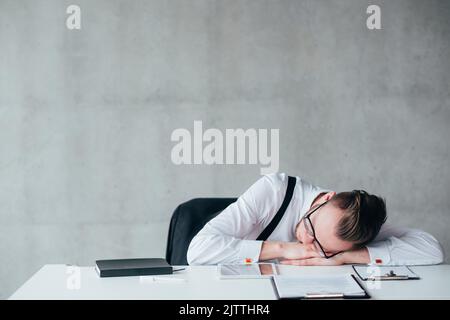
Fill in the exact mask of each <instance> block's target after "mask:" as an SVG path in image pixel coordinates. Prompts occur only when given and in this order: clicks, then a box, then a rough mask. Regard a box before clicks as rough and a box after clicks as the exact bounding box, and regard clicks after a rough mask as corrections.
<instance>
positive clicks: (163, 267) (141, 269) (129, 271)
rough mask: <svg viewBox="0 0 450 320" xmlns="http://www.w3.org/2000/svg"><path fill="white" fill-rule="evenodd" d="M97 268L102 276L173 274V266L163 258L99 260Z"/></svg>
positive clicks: (96, 262)
mask: <svg viewBox="0 0 450 320" xmlns="http://www.w3.org/2000/svg"><path fill="white" fill-rule="evenodd" d="M95 264H96V266H95V270H96V271H97V273H98V274H99V276H100V277H126V276H148V275H155V274H171V273H173V269H172V266H171V265H170V264H168V263H167V261H166V260H165V259H162V258H147V259H116V260H97V261H95Z"/></svg>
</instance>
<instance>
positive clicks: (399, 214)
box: [0, 0, 450, 298]
mask: <svg viewBox="0 0 450 320" xmlns="http://www.w3.org/2000/svg"><path fill="white" fill-rule="evenodd" d="M72 3H76V4H78V5H80V6H81V10H82V15H81V18H82V29H81V30H79V31H69V30H68V29H67V28H66V27H65V20H66V17H67V14H66V13H65V11H66V8H67V6H68V5H69V4H72ZM369 4H378V5H380V6H381V10H382V30H377V31H370V30H368V29H367V28H366V22H365V21H366V18H367V14H366V8H367V6H368V5H369ZM449 16H450V2H449V1H433V0H429V1H422V0H410V1H406V0H405V1H400V0H396V1H381V0H377V1H361V0H349V1H343V0H339V1H337V0H336V1H319V0H309V1H301V0H297V1H295V0H291V1H287V0H280V1H272V0H252V1H250V0H241V1H237V0H226V1H225V0H221V1H218V0H216V1H214V0H194V1H183V0H170V1H166V0H158V1H157V0H154V1H124V0H123V1H117V0H115V1H110V0H108V1H107V0H96V1H92V0H77V1H76V2H75V1H60V0H45V1H44V0H41V1H34V0H33V1H32V0H20V1H16V0H0V265H1V267H0V297H2V298H7V297H8V296H9V295H10V294H11V293H12V292H13V291H14V290H16V289H17V288H18V287H19V286H20V285H21V284H22V283H23V282H24V281H25V280H26V279H27V278H28V277H30V276H31V275H32V274H33V273H34V272H36V271H37V270H38V269H39V268H40V267H41V266H42V265H44V264H46V263H68V264H79V265H93V263H94V260H96V259H99V258H113V257H149V256H163V255H164V250H165V242H166V235H167V229H168V222H169V218H170V215H171V213H172V211H173V209H174V208H175V207H176V206H177V204H179V203H180V202H183V201H185V200H188V199H190V198H193V197H198V196H236V195H239V194H240V193H242V192H243V191H244V190H245V189H246V188H247V187H248V186H249V185H250V184H251V183H252V182H254V181H255V180H256V179H258V178H259V177H260V171H259V168H260V167H259V166H258V165H213V166H207V165H202V166H195V165H191V166H189V165H184V166H176V165H174V164H172V162H171V161H170V151H171V148H172V147H173V145H174V143H172V142H171V141H170V135H171V133H172V131H173V130H174V129H176V128H187V129H189V130H192V128H193V121H194V120H202V121H203V125H204V127H205V128H207V127H214V128H218V129H221V130H225V129H226V128H267V129H270V128H279V129H280V162H281V163H280V170H279V171H282V172H288V173H290V174H296V175H300V176H303V177H305V178H306V179H308V180H309V181H311V182H314V183H316V184H318V185H321V186H324V187H327V188H332V189H335V190H337V191H342V190H346V189H353V188H365V189H367V190H368V191H371V192H374V193H379V194H381V195H382V196H384V197H385V198H386V199H387V204H388V210H389V219H390V220H392V221H395V222H398V223H401V224H403V225H406V226H413V227H414V226H420V227H421V228H423V229H424V230H426V231H429V232H431V233H433V234H434V235H435V236H436V237H437V238H438V239H439V240H440V241H441V243H442V244H443V245H444V247H445V248H446V252H447V253H450V234H449V232H448V230H449V225H450V197H449V189H450V179H449V178H450V171H449V170H450V169H449V168H450V166H449V165H448V163H449V152H450V143H449V137H450V125H449V123H450V60H449V57H450V20H449Z"/></svg>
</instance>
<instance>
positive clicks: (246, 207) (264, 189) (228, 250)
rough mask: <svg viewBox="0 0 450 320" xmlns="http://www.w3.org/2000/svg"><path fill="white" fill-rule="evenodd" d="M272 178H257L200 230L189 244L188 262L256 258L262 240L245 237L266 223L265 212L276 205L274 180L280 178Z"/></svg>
mask: <svg viewBox="0 0 450 320" xmlns="http://www.w3.org/2000/svg"><path fill="white" fill-rule="evenodd" d="M273 177H274V176H273V175H268V176H263V177H262V178H260V179H259V180H258V181H256V182H255V183H254V184H253V185H252V186H251V187H250V188H249V189H248V190H247V191H246V192H245V193H244V194H243V195H241V196H240V197H239V198H238V200H237V201H236V202H234V203H232V204H230V205H229V206H228V207H227V208H226V209H225V210H224V211H222V212H221V213H220V214H219V215H218V216H216V217H215V218H214V219H212V220H211V221H209V222H208V223H207V224H206V225H205V226H204V227H203V229H201V230H200V232H199V233H198V234H197V235H196V236H195V237H194V238H193V239H192V241H191V243H190V244H189V248H188V252H187V260H188V263H189V264H190V265H199V264H201V265H205V264H218V263H243V262H244V261H245V259H251V261H253V262H256V261H258V260H259V255H260V252H261V246H262V242H263V241H259V240H251V239H245V238H246V237H248V236H249V234H251V233H252V232H254V231H255V229H256V230H258V229H260V228H261V225H264V224H266V223H267V219H268V215H269V213H270V212H271V211H272V210H274V208H275V207H276V206H277V205H279V204H278V202H279V200H278V198H279V192H280V191H281V189H282V184H283V183H277V181H281V180H279V179H273ZM283 178H284V176H283ZM281 182H282V181H281ZM283 192H284V191H283ZM255 238H256V237H255Z"/></svg>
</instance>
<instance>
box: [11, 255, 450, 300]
mask: <svg viewBox="0 0 450 320" xmlns="http://www.w3.org/2000/svg"><path fill="white" fill-rule="evenodd" d="M278 267H279V272H280V273H281V274H302V275H305V274H345V273H354V271H353V269H352V268H351V266H349V265H346V266H335V267H297V266H278ZM178 268H183V267H174V269H178ZM185 268H186V269H185V270H183V271H179V272H176V273H175V274H173V275H167V276H162V277H177V278H183V279H186V281H185V282H179V281H178V282H154V281H152V280H151V276H146V277H118V278H100V277H99V276H98V275H97V273H96V271H95V269H94V267H80V269H79V270H80V277H79V279H80V281H79V288H78V289H77V287H75V288H74V287H73V282H70V281H71V279H70V277H71V276H72V275H73V274H71V272H73V269H69V267H68V266H66V265H52V264H50V265H45V266H43V267H42V268H41V269H40V270H39V271H38V272H36V274H34V275H33V276H32V277H31V278H30V279H29V280H28V281H26V282H25V283H24V284H23V285H22V286H21V287H20V288H19V289H18V290H17V291H16V292H15V293H14V294H13V295H12V296H11V297H10V299H12V300H20V299H100V300H103V299H157V300H165V299H170V300H192V299H194V300H196V299H199V300H253V299H255V300H273V299H276V295H275V292H274V288H273V284H272V280H270V279H230V280H220V279H219V278H218V277H217V268H216V266H187V267H185ZM411 270H413V271H414V272H415V273H417V274H418V275H419V276H420V277H421V279H420V280H399V281H382V282H380V283H379V284H380V288H372V289H371V288H368V282H367V281H361V280H360V279H359V278H358V280H360V281H359V282H360V283H361V284H363V286H365V287H366V289H367V291H368V292H369V294H370V295H371V297H372V299H450V265H436V266H413V267H411ZM72 280H73V278H72ZM68 282H70V283H71V284H72V287H71V285H70V284H69V286H68Z"/></svg>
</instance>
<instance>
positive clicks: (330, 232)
mask: <svg viewBox="0 0 450 320" xmlns="http://www.w3.org/2000/svg"><path fill="white" fill-rule="evenodd" d="M325 201H326V200H325ZM316 206H317V204H315V205H314V206H313V207H312V208H315V207H316ZM310 211H311V210H310ZM343 213H344V212H343V210H341V209H340V208H337V207H336V206H334V205H333V204H332V203H331V202H328V203H326V204H325V205H323V206H322V207H320V208H319V209H318V210H317V211H316V212H314V213H313V214H312V215H311V216H310V220H311V222H312V225H313V227H314V231H315V235H316V239H317V240H318V241H319V242H320V244H321V245H322V247H323V249H324V251H325V252H326V253H327V254H330V255H331V254H333V253H336V252H339V251H348V250H351V249H352V247H353V243H352V242H349V241H345V240H342V239H340V238H339V237H338V236H337V235H336V230H337V227H338V225H339V222H340V219H341V218H342V216H343ZM295 234H296V237H297V240H298V241H299V242H301V243H304V244H313V243H314V242H315V240H314V237H313V236H312V235H310V234H309V232H308V231H307V230H306V227H305V219H302V220H301V222H300V223H299V224H298V225H297V228H296V230H295ZM316 247H317V248H319V246H318V245H317V243H316ZM319 250H320V249H319Z"/></svg>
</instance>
